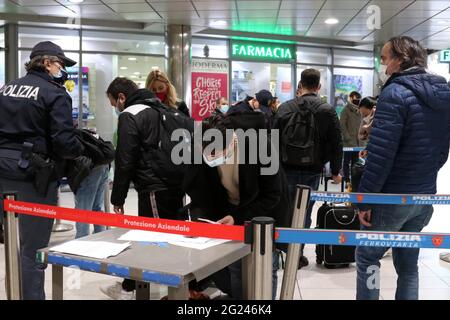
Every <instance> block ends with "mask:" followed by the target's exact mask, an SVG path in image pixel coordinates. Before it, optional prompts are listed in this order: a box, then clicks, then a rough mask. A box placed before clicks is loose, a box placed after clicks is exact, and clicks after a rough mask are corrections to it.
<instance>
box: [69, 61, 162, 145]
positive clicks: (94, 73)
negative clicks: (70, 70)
mask: <svg viewBox="0 0 450 320" xmlns="http://www.w3.org/2000/svg"><path fill="white" fill-rule="evenodd" d="M164 65H165V59H164V58H162V57H149V56H138V57H135V56H131V55H130V56H125V55H124V56H122V55H113V54H83V77H84V78H85V79H86V80H85V82H84V83H83V127H87V128H90V129H95V130H96V131H97V132H98V133H99V134H100V136H101V137H103V138H104V139H107V140H110V141H112V140H113V137H114V133H115V131H116V129H117V116H116V114H115V111H114V109H113V108H112V107H111V104H110V102H109V100H108V97H107V96H106V93H105V92H106V90H107V88H108V86H109V84H110V83H111V81H112V80H114V78H116V77H126V78H128V79H131V80H133V81H134V82H136V83H137V84H138V85H139V87H140V88H143V87H144V86H145V80H146V79H147V75H148V73H150V71H151V70H152V68H158V69H159V70H162V71H165V69H164ZM77 71H78V69H77ZM76 94H78V93H76ZM78 101H79V100H78V98H75V99H74V110H75V109H78V106H77V105H75V104H78Z"/></svg>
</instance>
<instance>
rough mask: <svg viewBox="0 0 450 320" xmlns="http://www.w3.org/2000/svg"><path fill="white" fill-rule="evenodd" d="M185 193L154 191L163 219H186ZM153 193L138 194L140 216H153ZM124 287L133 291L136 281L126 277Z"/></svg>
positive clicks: (160, 215) (158, 209) (157, 206)
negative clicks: (183, 212)
mask: <svg viewBox="0 0 450 320" xmlns="http://www.w3.org/2000/svg"><path fill="white" fill-rule="evenodd" d="M183 196H184V193H183V191H181V190H163V191H155V192H154V200H155V203H156V208H157V212H158V215H159V217H160V218H161V219H173V220H180V219H181V220H185V219H186V217H183V216H181V215H180V214H179V211H180V209H181V208H182V207H183ZM151 197H152V195H151V194H150V193H140V194H139V195H138V215H139V216H140V217H149V218H153V211H154V208H152V205H151V201H152V199H151ZM122 288H123V290H125V291H133V290H135V289H136V281H134V280H130V279H124V280H123V282H122Z"/></svg>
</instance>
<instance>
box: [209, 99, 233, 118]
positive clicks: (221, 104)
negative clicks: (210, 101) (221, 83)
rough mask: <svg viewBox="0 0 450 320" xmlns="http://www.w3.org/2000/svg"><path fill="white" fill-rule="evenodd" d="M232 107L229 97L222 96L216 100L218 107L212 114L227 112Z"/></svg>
mask: <svg viewBox="0 0 450 320" xmlns="http://www.w3.org/2000/svg"><path fill="white" fill-rule="evenodd" d="M229 109H230V105H229V104H228V99H227V98H225V97H220V98H219V99H217V100H216V109H215V110H214V111H213V112H212V113H211V115H212V116H215V115H217V114H226V113H227V112H228V110H229Z"/></svg>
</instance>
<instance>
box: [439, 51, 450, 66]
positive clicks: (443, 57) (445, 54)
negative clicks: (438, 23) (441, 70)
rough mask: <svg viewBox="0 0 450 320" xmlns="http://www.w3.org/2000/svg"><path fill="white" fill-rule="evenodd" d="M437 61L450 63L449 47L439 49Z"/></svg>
mask: <svg viewBox="0 0 450 320" xmlns="http://www.w3.org/2000/svg"><path fill="white" fill-rule="evenodd" d="M439 62H441V63H450V49H447V50H442V51H441V54H440V55H439Z"/></svg>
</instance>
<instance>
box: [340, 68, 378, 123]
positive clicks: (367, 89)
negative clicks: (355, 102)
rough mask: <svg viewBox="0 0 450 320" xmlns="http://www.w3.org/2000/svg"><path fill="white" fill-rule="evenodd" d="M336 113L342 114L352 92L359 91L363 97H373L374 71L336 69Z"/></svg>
mask: <svg viewBox="0 0 450 320" xmlns="http://www.w3.org/2000/svg"><path fill="white" fill-rule="evenodd" d="M334 86H335V97H334V105H335V108H336V112H337V113H338V114H340V112H341V111H342V109H343V108H344V106H345V105H346V104H347V101H348V96H349V94H350V92H352V91H358V92H359V93H361V95H362V96H363V97H367V96H373V70H364V69H350V68H335V69H334Z"/></svg>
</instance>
